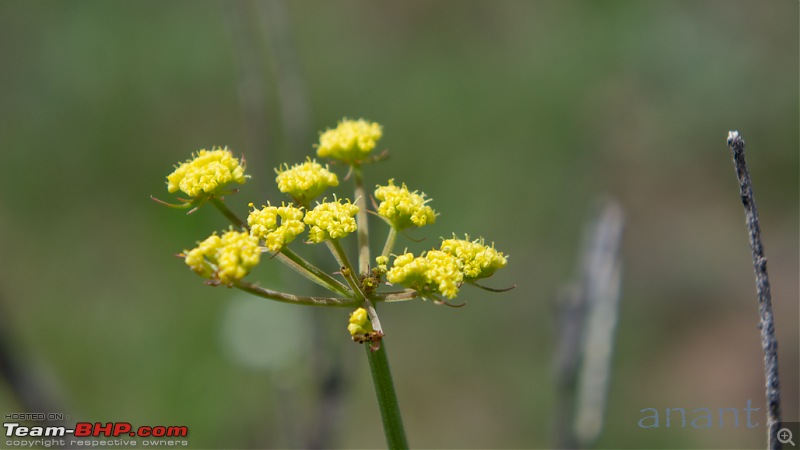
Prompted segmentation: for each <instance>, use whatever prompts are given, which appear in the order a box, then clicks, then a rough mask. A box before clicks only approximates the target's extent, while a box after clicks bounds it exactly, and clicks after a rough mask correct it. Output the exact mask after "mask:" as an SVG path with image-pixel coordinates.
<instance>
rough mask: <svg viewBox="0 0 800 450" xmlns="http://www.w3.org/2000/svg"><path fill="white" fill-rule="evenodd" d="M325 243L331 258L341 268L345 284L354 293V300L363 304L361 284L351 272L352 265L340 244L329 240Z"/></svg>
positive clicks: (363, 295)
mask: <svg viewBox="0 0 800 450" xmlns="http://www.w3.org/2000/svg"><path fill="white" fill-rule="evenodd" d="M325 243H326V244H328V248H329V249H330V250H331V253H333V256H335V257H336V261H338V262H339V265H340V266H341V267H342V275H343V276H344V278H345V280H347V284H349V285H350V289H352V290H353V292H354V293H355V296H356V299H358V301H359V302H365V301H366V300H367V296H366V295H365V294H364V290H363V289H362V288H361V283H359V282H358V278H356V274H355V273H354V272H353V265H352V264H350V260H349V259H348V258H347V253H345V251H344V248H342V244H341V243H340V242H339V240H338V239H329V240H327V241H325Z"/></svg>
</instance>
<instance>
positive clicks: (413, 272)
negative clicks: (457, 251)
mask: <svg viewBox="0 0 800 450" xmlns="http://www.w3.org/2000/svg"><path fill="white" fill-rule="evenodd" d="M386 280H388V281H389V282H390V283H395V284H402V285H404V286H408V287H410V288H412V289H416V290H418V291H420V292H421V293H423V294H424V293H425V292H432V291H437V292H439V293H441V294H442V295H444V296H445V297H447V298H454V297H455V296H456V295H457V294H458V288H459V286H461V283H462V281H463V280H464V274H463V273H462V272H461V269H460V267H459V261H458V259H457V258H456V257H455V256H453V255H451V254H449V253H446V252H443V251H439V250H431V251H429V252H427V253H426V254H424V255H423V256H419V257H416V258H415V257H414V255H413V254H411V253H405V254H403V255H400V256H398V257H397V258H395V260H394V264H393V266H392V268H391V269H390V270H389V272H387V273H386Z"/></svg>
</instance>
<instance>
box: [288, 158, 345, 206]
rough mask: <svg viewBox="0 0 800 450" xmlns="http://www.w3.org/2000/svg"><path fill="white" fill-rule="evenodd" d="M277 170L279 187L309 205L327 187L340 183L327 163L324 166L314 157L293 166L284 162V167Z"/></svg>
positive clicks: (296, 199)
mask: <svg viewBox="0 0 800 450" xmlns="http://www.w3.org/2000/svg"><path fill="white" fill-rule="evenodd" d="M275 172H277V173H278V177H277V178H276V179H275V181H277V182H278V189H279V190H280V191H281V192H283V193H285V194H289V196H291V197H292V198H293V199H294V200H295V201H296V202H297V203H299V204H301V205H307V204H308V202H310V201H311V200H313V199H315V198H316V197H317V196H319V195H320V194H322V193H323V192H324V191H325V189H328V188H329V187H333V186H338V185H339V178H337V177H336V174H335V173H333V172H330V171H329V170H328V166H327V165H326V166H325V167H323V166H322V165H321V164H319V163H318V162H316V161H314V160H312V159H308V160H307V161H306V162H304V163H302V164H295V165H294V166H292V167H289V165H288V164H284V166H283V168H282V169H281V168H278V169H276V170H275Z"/></svg>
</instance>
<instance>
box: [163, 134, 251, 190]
mask: <svg viewBox="0 0 800 450" xmlns="http://www.w3.org/2000/svg"><path fill="white" fill-rule="evenodd" d="M244 168H245V165H244V159H242V160H241V161H240V160H238V159H236V158H234V157H233V153H231V152H230V150H228V148H227V147H225V148H219V147H217V148H214V149H212V150H211V151H208V150H200V151H199V152H197V154H193V155H192V159H189V160H187V161H186V162H184V163H182V164H181V165H180V166H178V167H177V168H176V169H175V171H174V172H172V173H171V174H169V175H167V190H168V191H169V192H170V193H172V192H177V191H178V190H180V191H182V192H183V193H184V194H186V195H188V196H189V197H192V198H196V197H199V196H201V195H210V194H214V193H216V192H219V190H220V189H222V188H223V187H225V186H226V185H227V184H228V183H232V182H235V183H239V184H241V183H244V182H245V179H246V178H247V177H248V176H247V175H245V174H244Z"/></svg>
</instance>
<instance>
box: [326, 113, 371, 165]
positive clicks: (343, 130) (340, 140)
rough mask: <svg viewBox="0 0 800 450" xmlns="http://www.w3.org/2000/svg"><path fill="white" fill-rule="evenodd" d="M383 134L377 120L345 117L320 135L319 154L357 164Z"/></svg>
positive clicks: (364, 157)
mask: <svg viewBox="0 0 800 450" xmlns="http://www.w3.org/2000/svg"><path fill="white" fill-rule="evenodd" d="M381 136H383V129H382V127H381V126H380V125H379V124H377V123H375V122H367V121H366V120H364V119H359V120H348V119H343V120H342V121H341V122H339V125H338V126H337V127H336V128H334V129H332V130H331V129H329V130H326V131H325V132H324V133H322V135H320V137H319V146H318V147H317V156H319V157H320V158H333V159H338V160H340V161H343V162H345V163H347V164H357V163H359V162H361V161H363V160H364V159H366V157H367V155H369V152H370V151H372V149H373V148H375V144H376V143H377V142H378V140H379V139H380V138H381Z"/></svg>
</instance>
